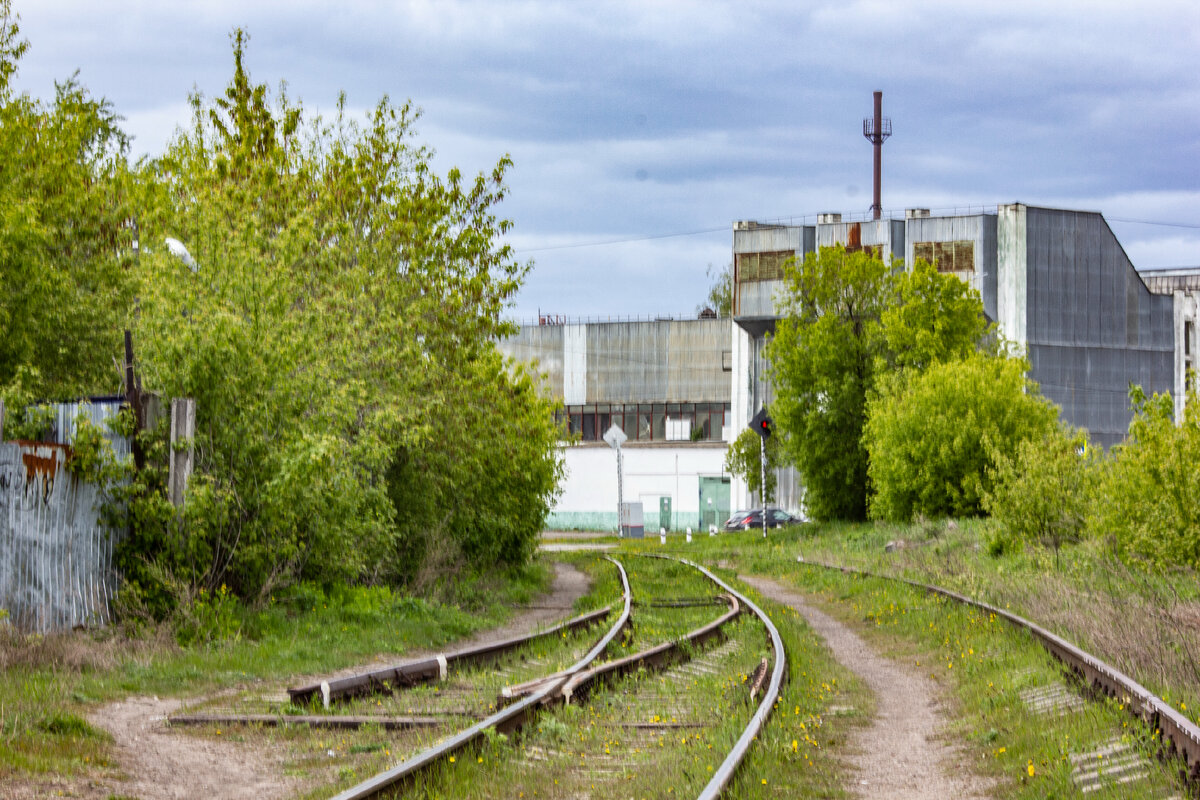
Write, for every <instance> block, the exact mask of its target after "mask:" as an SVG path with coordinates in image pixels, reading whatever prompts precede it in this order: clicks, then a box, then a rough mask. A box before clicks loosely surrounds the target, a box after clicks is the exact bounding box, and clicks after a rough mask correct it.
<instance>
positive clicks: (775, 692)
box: [646, 554, 787, 800]
mask: <svg viewBox="0 0 1200 800" xmlns="http://www.w3.org/2000/svg"><path fill="white" fill-rule="evenodd" d="M646 557H647V558H665V559H668V560H670V561H678V562H679V563H681V564H687V565H688V566H690V567H694V568H695V569H697V570H699V571H700V572H701V573H702V574H703V575H705V576H706V577H707V578H708V579H709V580H710V581H712V582H713V583H715V584H717V585H718V586H720V587H721V588H722V589H724V590H725V591H726V592H729V594H731V595H732V596H734V597H736V598H737V599H738V601H739V602H740V603H742V604H743V605H745V606H746V607H747V608H749V609H750V610H751V611H752V612H754V615H755V616H757V617H758V618H759V619H760V620H762V624H763V625H764V626H766V629H767V633H768V634H769V636H770V637H771V648H772V649H773V651H774V662H775V666H774V668H773V669H772V670H771V681H770V683H769V684H768V685H767V690H766V692H764V693H763V699H762V702H761V703H759V705H758V709H757V710H755V712H754V716H753V717H751V718H750V723H749V724H748V725H746V728H745V730H743V731H742V735H741V736H740V737H739V738H738V740H737V742H736V743H735V744H734V745H733V749H731V750H730V751H729V755H727V756H725V760H724V761H722V762H721V766H719V767H718V768H717V770H716V771H715V772H714V773H713V776H712V778H711V779H710V780H709V782H708V784H707V785H706V786H705V787H704V788H703V789H702V790H701V792H700V794H699V795H697V798H698V800H715V799H716V798H717V797H720V796H721V793H722V792H724V791H725V787H726V786H728V785H729V781H731V780H733V775H734V773H735V772H737V768H738V767H739V766H740V765H741V763H742V761H743V760H744V759H745V758H746V754H747V753H748V752H750V745H751V744H753V742H754V740H755V739H756V738H757V737H758V734H759V732H760V731H761V730H762V727H763V725H765V724H766V721H767V716H768V715H770V713H771V709H772V708H774V707H775V703H776V701H777V700H778V699H779V691H780V688H781V687H782V686H783V676H784V674H785V672H786V671H787V653H786V652H784V649H783V639H781V638H780V636H779V630H778V629H777V628H776V627H775V623H773V622H771V618H770V617H768V616H767V615H766V613H765V612H764V611H763V610H762V609H761V608H759V607H758V606H757V605H755V603H754V601H753V600H751V599H750V598H749V597H746V595H744V594H742V593H741V592H739V591H738V590H737V589H734V588H733V587H732V586H730V585H729V584H728V583H726V582H725V581H723V580H721V579H720V578H718V577H717V576H716V575H714V574H713V573H712V572H710V571H709V570H707V569H705V568H704V567H702V566H700V565H699V564H696V563H694V562H692V561H688V560H687V559H685V558H672V557H670V556H663V555H653V554H646Z"/></svg>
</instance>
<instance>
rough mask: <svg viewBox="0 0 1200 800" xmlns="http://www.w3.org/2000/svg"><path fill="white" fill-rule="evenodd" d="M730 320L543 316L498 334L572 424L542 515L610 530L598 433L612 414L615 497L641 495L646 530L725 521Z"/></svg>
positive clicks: (607, 481) (605, 454) (608, 452)
mask: <svg viewBox="0 0 1200 800" xmlns="http://www.w3.org/2000/svg"><path fill="white" fill-rule="evenodd" d="M730 329H731V323H730V321H729V320H728V319H715V318H708V319H658V320H623V321H616V322H612V321H605V322H579V323H566V322H565V321H564V320H559V319H557V318H550V319H547V318H542V319H539V320H538V324H534V325H525V326H523V327H522V328H521V330H520V331H519V332H518V333H517V334H515V335H514V336H512V337H510V338H508V339H505V340H503V341H502V342H501V343H500V350H501V351H502V352H503V353H504V354H505V355H506V356H509V357H511V358H514V359H516V360H519V361H533V362H536V363H537V365H538V368H539V369H540V370H541V371H542V372H543V373H544V375H545V376H546V386H545V391H546V393H547V394H548V395H549V396H552V397H555V398H557V399H559V400H561V401H562V404H563V411H562V414H563V419H564V422H566V423H567V425H568V426H569V429H570V432H571V433H572V434H573V435H574V439H575V441H574V442H573V443H572V444H570V445H568V446H567V447H565V449H564V460H565V466H566V478H565V480H564V481H563V485H562V494H561V495H560V497H559V499H558V502H557V504H556V505H555V508H554V510H553V511H552V512H551V514H550V517H549V519H548V520H547V522H546V524H547V525H548V526H550V527H557V528H566V529H583V530H608V531H613V530H616V528H617V494H618V492H617V466H616V454H615V452H614V451H613V450H612V449H611V448H610V447H609V445H608V444H607V443H606V442H605V441H604V440H603V436H604V433H605V431H607V430H608V429H609V427H610V426H611V425H614V424H615V425H617V426H618V427H620V428H621V429H622V430H623V431H624V433H625V435H626V436H627V437H628V439H627V441H626V442H625V444H624V446H623V453H624V489H623V498H624V500H626V501H629V502H638V501H640V502H641V503H642V507H643V513H644V521H645V525H646V527H647V528H648V529H653V530H657V529H658V528H659V527H663V528H667V529H669V530H682V529H683V528H685V527H691V528H694V529H701V528H707V527H708V526H709V525H713V524H720V523H722V522H724V520H725V518H726V517H728V516H729V514H730V511H731V509H730V505H729V498H730V494H729V492H730V478H729V475H728V474H726V473H725V472H724V461H725V450H726V446H727V443H728V441H729V438H728V434H729V430H730V427H731V422H732V417H731V407H730V403H729V392H730V386H731V383H730V376H731V374H732V362H731V359H730V355H731V354H730Z"/></svg>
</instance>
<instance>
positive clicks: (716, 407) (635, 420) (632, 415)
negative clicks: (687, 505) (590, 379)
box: [558, 403, 730, 442]
mask: <svg viewBox="0 0 1200 800" xmlns="http://www.w3.org/2000/svg"><path fill="white" fill-rule="evenodd" d="M558 416H559V418H560V419H562V420H565V421H566V422H567V424H568V433H570V434H571V435H573V436H576V437H578V440H579V441H581V442H600V441H603V440H604V434H605V433H606V432H607V431H608V428H609V426H611V425H613V424H616V425H620V426H621V430H623V431H625V435H626V436H627V437H629V441H636V442H669V441H679V442H686V441H692V442H717V441H720V440H721V428H722V427H723V426H726V425H728V424H729V417H730V404H729V403H625V404H623V405H609V404H607V403H599V404H589V405H583V406H567V407H566V408H565V409H563V410H562V411H561V412H559V415H558Z"/></svg>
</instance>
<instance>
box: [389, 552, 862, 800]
mask: <svg viewBox="0 0 1200 800" xmlns="http://www.w3.org/2000/svg"><path fill="white" fill-rule="evenodd" d="M625 563H626V566H627V568H628V569H629V571H630V577H631V584H632V587H633V590H634V596H635V598H637V599H641V600H643V601H645V600H648V599H649V598H655V599H671V598H682V597H697V596H699V595H704V594H709V595H711V594H712V593H713V586H712V584H711V582H709V581H708V580H707V579H705V578H703V577H701V576H699V575H698V573H696V572H695V571H693V570H691V569H690V568H687V567H681V566H679V565H676V564H671V563H669V562H660V561H643V560H640V559H626V560H625ZM727 577H732V575H731V574H727ZM763 605H765V606H768V607H769V608H770V609H771V614H772V617H773V619H775V621H776V624H777V626H778V627H779V628H780V632H781V635H782V637H783V639H784V643H785V646H786V648H787V650H788V653H789V662H788V671H789V676H788V680H787V682H786V683H785V685H784V692H783V694H782V696H781V698H780V701H779V703H778V704H777V706H776V707H775V709H774V713H773V715H772V718H771V720H770V723H769V724H768V726H767V728H766V729H765V730H764V732H763V733H762V734H761V735H760V737H759V740H758V741H757V742H756V743H755V746H754V747H753V748H752V749H751V755H750V758H749V761H748V762H747V763H746V764H745V765H744V768H743V769H742V770H741V771H740V772H739V774H738V776H737V778H736V779H735V782H734V784H733V786H732V788H731V790H730V792H729V796H733V797H780V796H791V797H824V798H841V797H850V796H852V793H851V792H849V791H848V790H847V789H846V788H845V786H846V782H845V775H844V774H843V772H844V769H843V766H842V764H841V761H840V748H841V744H842V742H843V741H844V740H845V737H846V736H847V734H848V732H849V731H850V730H851V729H852V728H853V727H854V726H856V725H860V724H862V723H863V721H864V720H865V719H866V718H867V717H869V715H870V712H871V708H872V700H871V697H870V695H869V692H867V691H866V689H865V687H864V686H863V685H862V684H861V682H860V681H858V680H857V679H856V678H854V677H853V676H848V675H847V674H846V672H845V670H844V669H843V668H842V667H841V666H840V665H838V664H837V663H836V662H834V661H833V659H832V658H831V657H830V656H829V654H828V652H827V650H826V649H825V648H824V646H823V645H822V644H821V643H820V641H819V639H818V638H817V637H816V636H815V635H814V634H813V633H812V632H811V631H810V630H809V629H808V627H807V626H806V625H805V624H804V622H803V621H801V620H800V619H799V618H798V616H797V614H796V612H794V611H792V610H791V609H786V608H783V607H778V606H775V605H773V604H770V603H763ZM719 613H721V611H720V609H719V607H708V608H707V609H703V608H690V609H680V608H674V609H664V608H652V607H650V606H649V605H648V603H646V602H642V603H641V604H639V605H638V606H637V608H636V616H637V618H638V619H640V620H641V621H640V622H637V623H636V626H637V627H636V634H635V637H634V639H635V641H634V643H633V644H631V645H630V647H631V649H641V648H644V647H648V646H651V645H653V644H655V643H656V642H657V641H659V640H661V639H663V638H672V637H676V636H678V635H680V634H682V633H683V632H685V631H686V630H688V629H691V628H694V627H696V626H698V625H699V624H703V622H704V621H705V619H706V618H709V619H710V618H712V617H713V616H715V615H716V614H719ZM727 634H728V636H729V638H730V641H731V642H732V643H733V644H734V645H735V646H734V647H729V648H727V647H725V646H723V645H718V644H710V645H708V646H707V647H705V648H702V649H701V650H700V651H699V652H696V653H695V654H694V655H695V657H697V658H706V659H708V660H707V662H706V664H707V667H708V668H709V669H712V670H713V671H712V672H711V673H704V672H700V673H691V674H689V673H685V672H679V671H675V672H671V673H668V675H667V676H663V675H662V674H660V673H656V672H646V671H639V672H637V673H635V674H632V675H630V676H627V677H626V678H623V679H621V680H620V681H619V682H618V683H617V684H615V685H613V686H611V687H603V688H599V689H597V690H596V691H594V692H593V693H592V694H591V695H590V696H589V697H588V698H587V699H586V700H585V701H583V702H582V703H578V704H572V705H568V706H564V707H559V708H556V709H554V710H552V711H549V712H546V713H545V714H544V715H543V716H542V717H541V718H540V719H539V720H538V722H537V723H536V724H535V725H533V726H531V727H529V728H527V729H525V730H524V731H522V732H521V733H520V734H518V735H515V736H512V737H503V736H493V737H489V739H488V740H487V741H486V742H485V743H484V744H483V745H482V746H481V747H478V748H475V749H472V750H469V751H466V752H463V753H460V754H457V755H456V757H455V759H454V760H453V761H449V760H447V761H445V762H444V763H442V764H440V765H438V766H437V767H435V768H434V769H433V770H432V771H431V772H429V773H428V774H426V775H424V776H423V777H422V778H421V779H419V781H418V782H417V784H416V785H415V786H410V787H406V788H405V789H404V790H403V791H402V792H401V793H400V794H399V795H397V796H404V797H464V798H493V797H506V798H508V797H515V798H535V797H578V796H591V797H635V798H638V797H689V796H695V795H696V794H697V793H698V791H699V789H700V788H701V787H703V786H704V785H705V784H706V783H707V782H708V780H709V779H710V778H711V777H712V775H713V771H714V770H715V769H716V768H717V767H718V766H719V765H720V763H721V762H722V760H723V759H724V758H725V756H726V754H727V753H728V751H729V749H730V747H731V746H732V745H733V743H734V742H735V741H736V740H737V738H738V737H739V736H740V735H741V732H742V730H743V729H744V727H745V725H746V723H747V722H748V721H749V718H750V716H751V714H752V713H753V711H754V708H755V707H756V706H757V700H756V701H754V702H751V700H750V698H749V696H748V688H747V685H746V681H747V678H748V675H749V673H750V672H751V671H752V670H753V669H754V667H755V666H756V665H757V663H758V661H759V659H760V658H761V657H762V656H764V655H766V654H767V653H768V652H769V646H768V645H767V642H766V636H765V630H764V629H763V627H762V626H761V624H760V623H759V622H758V621H757V620H756V619H755V618H753V617H750V616H743V617H741V618H740V619H739V620H738V621H736V622H734V623H732V624H731V625H730V626H728V628H727ZM618 655H621V654H618ZM635 723H636V724H639V725H644V726H646V727H640V728H639V727H632V726H633V725H634V724H635ZM660 724H661V727H659V726H660ZM678 724H685V725H699V726H700V727H671V726H675V725H678Z"/></svg>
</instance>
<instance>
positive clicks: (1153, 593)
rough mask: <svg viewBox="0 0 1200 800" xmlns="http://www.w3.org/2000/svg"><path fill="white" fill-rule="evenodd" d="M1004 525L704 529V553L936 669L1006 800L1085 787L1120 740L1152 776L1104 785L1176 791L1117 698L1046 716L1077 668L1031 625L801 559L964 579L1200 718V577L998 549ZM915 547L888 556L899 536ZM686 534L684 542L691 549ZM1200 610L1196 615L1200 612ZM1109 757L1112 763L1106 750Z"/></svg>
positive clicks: (1098, 551)
mask: <svg viewBox="0 0 1200 800" xmlns="http://www.w3.org/2000/svg"><path fill="white" fill-rule="evenodd" d="M992 534H993V531H992V530H991V529H990V523H987V522H979V521H972V522H969V523H965V524H953V523H951V524H946V523H929V522H922V523H920V524H917V525H913V526H890V525H871V524H866V525H828V526H816V525H806V526H802V527H799V528H795V529H792V530H789V531H784V532H778V533H776V532H772V533H771V535H770V537H769V538H768V539H767V540H763V539H762V538H761V536H760V535H758V534H743V533H739V534H733V535H725V536H721V537H717V538H716V539H715V540H713V539H709V538H708V537H704V538H702V539H700V540H698V541H697V542H695V543H694V544H693V546H692V548H691V554H692V556H693V557H694V558H700V559H702V560H708V561H723V562H725V563H730V564H731V565H733V566H736V567H737V568H738V570H739V571H742V572H748V573H758V574H767V575H772V576H775V577H777V578H779V579H782V580H784V581H785V582H788V583H791V584H792V585H795V586H797V587H798V588H800V589H802V590H803V591H805V592H807V593H809V594H811V595H813V596H814V597H816V598H817V599H818V601H819V602H820V603H821V604H822V605H823V606H824V607H825V608H826V610H827V611H829V612H830V613H832V614H834V615H835V616H838V617H840V618H841V619H843V620H844V621H846V622H847V623H848V624H850V625H851V626H853V627H855V628H857V629H859V630H860V632H862V633H863V634H864V635H866V636H867V637H868V638H869V639H872V640H873V641H874V642H875V644H876V646H877V647H878V648H880V649H881V650H882V651H884V652H885V653H886V654H887V655H890V656H892V657H894V658H898V659H899V660H901V661H902V662H906V663H908V664H909V666H910V667H911V668H913V669H919V670H920V671H922V672H926V673H927V674H929V675H931V677H933V678H934V679H935V680H937V681H938V682H940V683H942V684H943V685H944V686H946V690H947V692H948V693H949V696H950V697H952V698H953V701H954V703H955V706H956V707H955V709H954V710H955V720H956V721H955V723H954V728H953V731H952V733H954V734H957V735H958V736H960V737H962V739H963V741H965V742H966V748H967V756H968V762H969V765H970V768H971V769H973V770H974V771H975V772H977V773H978V774H980V775H981V776H984V777H990V778H991V779H993V780H995V781H997V788H996V791H995V793H996V795H997V796H1001V797H1021V798H1034V797H1048V796H1078V791H1079V790H1078V789H1077V788H1075V786H1074V785H1073V783H1072V774H1073V771H1078V770H1079V769H1083V767H1078V768H1077V767H1076V764H1075V763H1074V762H1073V761H1072V759H1073V758H1078V757H1080V756H1081V754H1084V753H1087V752H1090V751H1094V750H1097V749H1099V748H1100V747H1101V746H1102V745H1105V744H1107V743H1110V742H1113V741H1115V742H1117V743H1118V744H1121V745H1127V746H1130V747H1132V748H1133V749H1134V750H1135V751H1136V752H1138V753H1140V754H1141V755H1142V756H1143V757H1144V758H1145V759H1146V761H1147V764H1148V767H1149V769H1150V775H1151V776H1150V778H1149V781H1148V782H1143V783H1138V784H1135V786H1134V787H1132V789H1131V787H1117V788H1114V789H1102V790H1100V791H1098V792H1096V793H1094V794H1091V795H1089V796H1097V797H1126V796H1130V794H1129V792H1130V791H1134V792H1135V793H1136V794H1137V796H1167V795H1168V794H1171V793H1172V792H1177V791H1178V787H1177V786H1175V785H1174V779H1173V777H1172V770H1173V769H1174V766H1173V765H1167V766H1163V767H1160V766H1156V763H1157V762H1156V761H1155V760H1154V758H1153V755H1154V752H1155V750H1156V749H1157V744H1156V743H1155V742H1154V741H1153V739H1154V736H1153V732H1152V731H1149V730H1147V729H1146V728H1145V727H1144V726H1143V725H1141V724H1140V723H1137V722H1135V721H1133V720H1132V719H1131V718H1130V717H1129V716H1128V715H1127V713H1126V711H1125V710H1124V709H1122V708H1120V707H1119V704H1116V703H1113V702H1089V703H1087V704H1086V705H1085V706H1084V707H1083V708H1082V709H1081V710H1078V711H1076V712H1073V713H1069V714H1063V715H1061V716H1059V715H1053V714H1052V715H1049V716H1043V715H1039V714H1036V713H1035V712H1033V711H1032V710H1030V708H1029V707H1027V704H1026V703H1025V702H1024V701H1023V700H1022V698H1021V695H1022V693H1023V692H1028V691H1030V690H1033V689H1036V688H1038V687H1047V686H1052V685H1054V684H1057V683H1062V682H1063V680H1064V678H1063V674H1062V668H1061V665H1059V664H1058V662H1056V661H1054V660H1053V659H1052V658H1051V657H1050V656H1049V655H1048V654H1047V653H1046V652H1045V651H1044V650H1043V648H1042V647H1041V646H1040V645H1038V644H1037V643H1036V642H1035V641H1034V640H1033V639H1032V638H1031V637H1030V636H1029V635H1028V634H1025V633H1021V632H1018V631H1016V629H1014V628H1012V626H1009V625H1007V624H1004V623H1003V622H1001V621H997V620H994V619H988V618H987V616H986V615H982V614H981V613H980V612H977V611H972V610H970V609H967V608H965V607H961V606H959V605H958V604H955V603H951V602H948V601H946V600H944V599H940V598H938V597H936V596H930V595H926V594H925V593H923V592H920V591H917V590H913V589H910V588H908V587H905V586H903V585H901V584H897V583H895V582H890V581H880V580H875V579H862V578H852V577H847V576H845V575H843V574H841V573H839V572H835V571H828V570H823V569H820V568H818V567H815V566H811V565H802V564H798V563H797V562H796V557H797V556H798V555H803V556H804V557H805V558H806V559H808V560H810V561H811V560H819V561H827V562H831V563H837V564H846V565H851V566H857V567H860V568H863V569H868V570H871V571H874V572H878V573H884V574H894V575H903V576H905V577H910V578H913V579H917V580H921V581H924V582H930V583H937V584H939V585H943V586H947V587H949V588H954V589H957V590H959V591H961V592H963V593H965V594H969V595H972V596H975V597H978V598H981V599H985V600H987V601H989V602H992V603H993V604H996V605H1000V606H1003V607H1008V608H1011V609H1012V610H1014V611H1016V612H1018V613H1020V614H1022V615H1024V616H1026V617H1029V618H1031V619H1033V620H1034V621H1036V622H1038V623H1040V624H1043V625H1045V626H1046V627H1050V628H1052V629H1055V630H1057V631H1058V632H1059V633H1060V634H1061V635H1063V636H1064V637H1065V638H1068V639H1070V640H1073V641H1076V642H1077V643H1079V644H1080V646H1082V647H1083V648H1084V649H1087V650H1089V651H1090V652H1093V653H1095V654H1096V655H1098V656H1100V657H1101V658H1104V659H1105V660H1108V661H1110V663H1114V665H1116V666H1117V667H1118V668H1121V669H1124V670H1125V671H1127V672H1130V673H1132V674H1133V675H1134V676H1135V677H1136V678H1138V679H1139V680H1141V681H1142V682H1143V683H1144V684H1146V685H1147V686H1148V687H1149V688H1151V689H1152V690H1155V691H1157V692H1159V693H1160V694H1161V695H1162V696H1164V698H1166V699H1168V700H1170V701H1172V702H1174V703H1175V704H1176V706H1177V707H1178V708H1179V709H1180V710H1181V711H1182V712H1183V713H1185V714H1187V715H1189V716H1191V717H1192V718H1193V719H1195V715H1196V709H1197V704H1196V703H1195V702H1194V700H1193V698H1194V697H1196V681H1195V670H1196V666H1195V663H1194V659H1192V658H1191V656H1190V653H1193V652H1200V649H1197V642H1196V630H1195V628H1196V626H1195V623H1194V622H1193V620H1195V619H1200V615H1196V596H1197V587H1196V585H1195V581H1194V578H1193V577H1192V576H1191V575H1190V574H1186V573H1183V572H1176V573H1172V574H1153V573H1149V572H1142V571H1139V570H1136V569H1132V568H1130V567H1129V566H1126V565H1122V564H1120V563H1118V562H1115V561H1113V560H1112V559H1111V558H1110V557H1109V556H1108V555H1107V554H1106V553H1105V552H1104V549H1103V548H1102V547H1099V546H1097V545H1095V544H1087V545H1082V546H1072V547H1068V548H1065V549H1064V550H1063V551H1062V552H1061V553H1059V554H1058V557H1057V558H1056V557H1055V554H1054V553H1052V552H1049V551H1046V550H1041V549H1037V548H1033V549H1027V550H1025V551H1023V552H1020V553H1016V554H1014V553H1011V552H1009V553H1005V554H1002V555H1000V556H999V557H995V556H992V555H990V554H989V553H988V549H987V543H988V541H989V539H990V538H991V536H992ZM900 541H903V543H904V544H903V545H901V546H900V547H898V549H895V550H894V551H893V552H891V553H886V552H885V546H886V545H887V543H888V542H894V543H899V542H900ZM679 544H681V543H676V546H677V549H682V548H679V547H678V545H679ZM1193 615H1196V616H1193ZM1096 762H1097V763H1096V764H1095V765H1093V766H1094V767H1096V768H1098V769H1101V770H1102V769H1103V768H1104V766H1105V763H1104V761H1103V759H1096Z"/></svg>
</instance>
